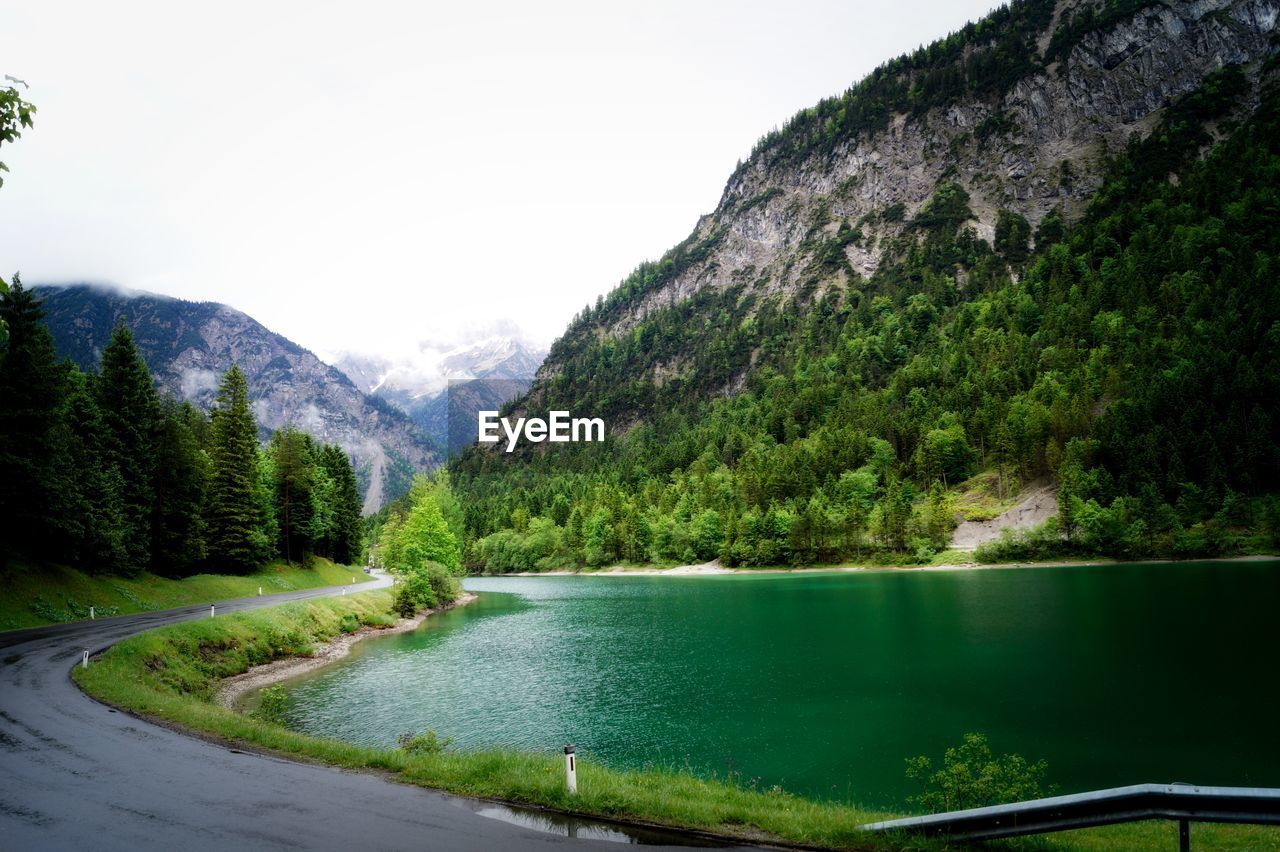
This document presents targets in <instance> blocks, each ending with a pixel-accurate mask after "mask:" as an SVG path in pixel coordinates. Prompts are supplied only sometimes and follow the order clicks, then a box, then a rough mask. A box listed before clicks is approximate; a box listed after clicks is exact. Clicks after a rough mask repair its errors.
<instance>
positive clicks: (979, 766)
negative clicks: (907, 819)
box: [907, 734, 1053, 813]
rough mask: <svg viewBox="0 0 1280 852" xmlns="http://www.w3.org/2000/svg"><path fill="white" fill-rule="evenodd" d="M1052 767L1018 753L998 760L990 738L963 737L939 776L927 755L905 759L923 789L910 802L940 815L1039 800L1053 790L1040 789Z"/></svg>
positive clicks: (909, 773) (947, 756)
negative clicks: (948, 812) (1029, 760)
mask: <svg viewBox="0 0 1280 852" xmlns="http://www.w3.org/2000/svg"><path fill="white" fill-rule="evenodd" d="M1048 768H1049V767H1048V764H1047V763H1045V762H1044V761H1043V760H1040V761H1037V762H1035V763H1027V761H1026V758H1024V757H1023V756H1022V755H1020V754H1006V755H1003V756H1001V757H999V758H997V757H996V756H995V755H994V754H992V752H991V746H990V745H988V744H987V738H986V737H984V736H983V735H982V734H965V735H964V743H963V744H962V745H960V746H957V747H953V748H949V749H947V752H946V754H945V755H943V758H942V768H941V769H939V770H938V771H936V772H935V771H933V764H932V763H931V762H930V760H929V758H928V757H926V756H924V755H920V756H919V757H912V758H908V759H907V777H908V778H910V779H911V780H913V781H917V782H919V783H920V785H921V788H922V789H921V792H920V794H919V795H917V796H910V797H908V801H909V802H911V803H912V804H916V805H919V806H920V807H923V808H925V809H927V810H929V811H931V812H933V813H941V812H943V811H957V810H964V809H965V808H981V807H986V806H988V805H1002V804H1007V803H1009V802H1022V801H1026V800H1028V799H1039V798H1042V797H1043V796H1045V795H1048V794H1051V793H1052V792H1053V790H1052V789H1049V790H1048V791H1047V792H1046V790H1045V789H1044V788H1042V786H1041V784H1042V782H1043V780H1044V776H1045V774H1046V772H1047V771H1048Z"/></svg>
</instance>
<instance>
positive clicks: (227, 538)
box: [205, 366, 272, 573]
mask: <svg viewBox="0 0 1280 852" xmlns="http://www.w3.org/2000/svg"><path fill="white" fill-rule="evenodd" d="M211 423H212V428H211V437H210V447H209V466H210V476H209V493H208V496H207V498H206V500H207V502H206V510H205V522H206V524H207V529H208V533H207V540H208V546H209V559H210V561H211V562H213V563H214V564H215V565H218V566H221V568H222V569H223V570H226V571H229V572H231V573H247V572H248V571H250V570H252V569H253V568H255V567H257V566H258V565H261V564H262V563H263V562H265V561H266V559H267V556H268V554H270V553H271V551H272V547H271V542H270V540H269V539H268V538H267V537H266V535H265V534H264V530H263V517H264V515H266V514H267V512H264V511H263V510H264V507H263V505H262V501H261V499H260V495H259V488H260V484H259V467H258V436H257V432H258V427H257V424H256V423H255V422H254V418H253V413H252V412H251V411H250V410H249V383H248V381H247V380H246V379H245V377H244V373H242V372H240V369H239V368H238V367H234V366H233V367H232V368H231V369H230V370H228V371H227V374H226V375H225V376H223V378H222V384H221V385H220V387H219V389H218V403H217V405H216V406H214V409H213V413H212V416H211Z"/></svg>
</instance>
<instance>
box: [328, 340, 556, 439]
mask: <svg viewBox="0 0 1280 852" xmlns="http://www.w3.org/2000/svg"><path fill="white" fill-rule="evenodd" d="M418 355H419V356H420V357H417V358H414V359H403V360H399V361H397V360H394V359H391V358H386V357H379V356H369V355H359V354H348V355H344V356H343V357H342V358H340V359H338V360H337V362H336V364H335V366H337V368H338V369H340V370H342V371H343V372H344V373H345V374H346V375H347V377H348V378H350V379H351V381H352V382H354V383H355V384H356V386H357V387H359V388H361V389H362V390H364V391H365V392H366V393H370V394H373V395H374V396H376V397H378V398H379V399H383V400H385V401H387V402H389V403H391V404H392V405H395V406H396V407H398V408H400V409H401V410H402V411H404V412H405V413H406V414H408V415H409V416H410V417H411V418H412V419H413V421H414V422H415V423H416V424H417V425H418V426H419V427H420V428H421V429H422V430H423V432H424V434H426V435H427V437H428V438H430V439H431V440H433V441H435V442H436V444H437V445H439V446H442V447H447V448H448V451H449V452H450V453H456V452H458V451H460V450H461V449H462V448H463V447H465V446H467V445H468V444H470V443H472V442H474V441H475V438H476V435H475V433H476V412H478V411H482V410H495V409H498V408H500V407H501V406H502V405H503V404H504V403H506V402H507V401H508V400H510V399H513V398H516V397H519V396H521V395H522V394H524V393H525V392H526V391H528V389H529V387H530V385H531V384H532V382H533V377H534V375H535V374H536V373H537V371H538V367H539V366H540V365H541V364H542V360H543V358H545V357H546V352H545V350H542V349H539V348H537V347H536V346H534V345H532V344H530V343H528V342H526V341H525V340H523V338H522V336H521V335H520V334H519V333H518V330H517V329H514V328H511V327H507V328H503V329H499V333H496V334H489V335H485V336H483V337H480V338H479V339H473V340H469V341H467V342H464V343H460V344H457V345H453V346H448V347H440V346H435V347H433V346H429V345H428V346H423V347H422V349H421V350H420V351H419V353H418Z"/></svg>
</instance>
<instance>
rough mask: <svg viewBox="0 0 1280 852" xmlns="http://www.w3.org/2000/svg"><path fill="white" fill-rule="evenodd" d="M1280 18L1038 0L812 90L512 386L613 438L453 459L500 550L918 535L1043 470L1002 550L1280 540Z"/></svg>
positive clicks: (543, 563)
mask: <svg viewBox="0 0 1280 852" xmlns="http://www.w3.org/2000/svg"><path fill="white" fill-rule="evenodd" d="M1278 20H1280V2H1277V0H1162V1H1161V2H1147V0H1106V2H1094V0H1058V2H1053V0H1024V1H1023V2H1014V3H1012V4H1010V5H1009V6H1006V7H1002V8H1000V9H998V10H996V11H995V12H993V13H992V14H991V15H990V16H988V17H987V18H985V19H983V20H982V21H979V22H976V23H973V24H969V25H967V26H966V27H965V28H964V29H962V30H961V31H959V32H956V33H953V34H951V35H949V36H947V37H946V38H944V39H941V40H939V41H936V42H934V43H932V44H930V45H928V46H927V47H922V48H920V49H919V50H917V51H916V52H914V53H912V54H911V55H908V56H902V57H899V58H897V59H894V60H891V61H889V62H887V63H886V64H885V65H883V66H881V67H880V68H878V69H876V70H875V71H874V72H873V73H872V74H870V75H869V76H868V77H867V78H865V79H864V80H862V81H860V82H858V83H856V84H855V85H853V86H852V87H851V88H849V89H848V90H847V91H846V92H845V93H843V94H842V95H840V96H837V97H833V98H829V99H827V100H825V101H822V102H821V103H819V104H816V105H815V106H813V107H810V108H808V109H805V110H802V111H801V112H800V113H798V114H797V115H796V116H794V117H793V118H792V119H791V120H790V121H788V122H787V123H786V124H785V125H784V126H782V127H781V128H780V129H778V130H775V131H772V132H770V133H768V134H767V135H765V136H764V137H763V138H762V139H761V140H760V142H759V143H758V144H757V145H756V147H755V149H754V150H753V152H752V153H751V156H750V157H749V158H748V159H747V160H746V161H745V162H743V163H741V164H739V165H738V167H737V168H736V169H735V170H734V171H733V173H732V174H731V175H730V177H729V180H728V182H727V184H726V187H725V191H724V193H723V195H722V197H721V199H720V202H719V204H718V205H717V206H716V208H715V210H714V211H712V212H711V213H710V214H708V215H706V216H704V217H702V218H701V219H700V220H699V222H698V223H697V226H696V227H695V229H694V231H693V233H691V234H690V235H689V237H688V238H687V239H686V240H685V241H683V242H682V243H681V244H679V245H678V246H676V247H675V248H673V249H671V250H670V251H669V252H667V254H665V255H664V256H663V257H662V258H661V259H659V260H658V261H656V262H646V263H642V264H641V265H640V266H639V267H638V268H637V269H636V270H635V271H634V272H633V273H632V274H631V275H630V276H628V277H627V278H626V279H624V280H623V281H622V282H621V284H620V285H619V286H618V287H616V288H615V289H614V290H613V291H612V292H610V293H609V294H608V295H607V296H605V297H604V298H602V299H601V300H600V301H599V302H598V303H597V304H596V306H594V307H592V308H589V309H587V310H585V311H584V312H583V313H581V314H580V315H579V316H578V317H576V318H575V319H574V321H573V322H572V323H571V324H570V326H569V327H568V329H567V330H566V331H565V333H564V334H563V335H562V336H561V337H560V338H559V339H558V340H556V341H555V343H554V344H553V345H552V347H551V350H550V352H549V354H548V356H547V358H546V360H545V361H544V363H543V365H542V367H541V368H540V370H539V372H538V375H537V377H536V380H535V382H534V384H533V386H532V388H531V390H530V392H529V393H528V394H527V395H526V396H525V397H523V398H522V399H520V400H517V401H515V402H514V403H513V407H514V408H516V409H517V410H519V411H523V412H527V413H529V414H533V415H536V414H541V413H542V412H545V411H546V410H548V409H551V408H556V409H568V410H570V411H572V412H573V414H574V415H575V416H599V417H603V418H605V419H606V421H607V423H608V428H609V433H610V437H609V440H608V441H606V442H605V443H604V444H582V445H572V444H558V445H555V446H549V445H547V444H538V445H527V446H525V447H524V448H523V449H522V450H518V451H517V452H515V453H511V454H507V453H504V452H501V451H500V450H496V449H494V448H479V447H477V448H474V449H471V450H469V451H468V452H467V453H465V454H464V456H463V457H462V458H461V459H460V460H458V461H457V462H455V463H454V464H453V467H452V470H453V471H454V473H455V481H457V482H458V483H459V484H460V485H461V486H462V487H463V488H464V489H465V493H466V494H467V500H468V505H467V507H466V516H467V518H468V522H469V525H470V526H469V534H470V535H471V536H472V538H473V539H474V543H473V544H472V550H471V553H470V558H471V559H472V561H479V562H484V563H486V564H487V565H488V566H489V567H490V568H491V569H494V570H507V569H511V568H518V567H524V568H529V567H551V566H554V565H562V564H568V563H577V564H583V563H586V564H591V565H601V564H607V563H609V562H611V561H615V560H626V561H648V560H654V561H668V560H682V561H695V560H696V561H705V560H708V559H712V558H720V559H721V560H723V561H724V562H726V563H728V564H747V565H770V564H778V563H787V562H792V563H795V562H814V561H838V560H841V559H850V558H856V557H859V556H861V555H862V554H864V553H865V552H866V551H867V550H873V551H877V552H879V553H881V554H883V556H882V557H881V558H892V559H894V560H902V559H907V560H925V559H928V558H930V557H931V555H932V554H933V553H934V552H935V551H936V550H937V549H939V548H942V547H946V546H949V545H950V541H951V529H952V527H953V526H954V525H955V522H956V520H957V518H962V519H966V520H972V521H981V520H984V519H990V518H995V517H998V516H999V517H1007V516H1008V515H1009V514H1010V513H1011V511H1012V510H1014V508H1015V505H1016V500H1017V494H1018V491H1019V489H1020V488H1022V487H1023V486H1028V487H1029V486H1033V485H1034V486H1035V487H1036V489H1039V490H1037V492H1036V493H1047V494H1049V495H1050V497H1049V498H1046V499H1054V498H1053V497H1052V495H1054V494H1056V503H1054V504H1052V505H1050V504H1048V503H1043V502H1042V503H1040V504H1038V505H1040V511H1038V512H1036V513H1032V514H1034V515H1035V517H1036V518H1038V519H1040V518H1045V517H1047V518H1048V520H1049V521H1050V523H1049V525H1048V526H1047V527H1045V528H1044V529H1043V530H1041V531H1040V532H1037V533H1035V534H1034V536H1033V537H1032V538H1027V539H1014V540H1011V541H1009V542H1003V543H1000V542H997V544H996V545H993V546H992V548H994V549H990V548H989V549H988V550H987V551H986V554H987V555H988V556H990V555H992V554H997V553H998V554H1002V555H1003V556H1004V557H1005V558H1012V559H1020V558H1027V556H1028V554H1034V553H1039V554H1041V555H1043V554H1045V553H1047V552H1052V553H1057V554H1063V553H1107V554H1111V555H1119V556H1134V555H1151V554H1160V555H1173V556H1189V555H1212V554H1217V553H1224V552H1239V551H1241V550H1249V549H1251V548H1258V547H1266V546H1275V544H1276V543H1277V542H1280V498H1277V494H1278V493H1280V410H1278V408H1280V403H1278V402H1277V400H1280V350H1277V348H1276V343H1275V341H1276V340H1277V339H1280V338H1277V336H1276V335H1277V334H1280V332H1277V329H1280V303H1277V301H1276V299H1275V297H1274V294H1275V292H1276V290H1275V283H1274V282H1275V267H1274V260H1273V258H1274V257H1275V256H1276V254H1277V252H1278V251H1280V243H1278V242H1277V241H1278V240H1280V237H1277V233H1278V229H1280V221H1278V220H1280V187H1278V186H1277V183H1278V182H1280V181H1278V179H1277V175H1280V59H1277V55H1278V53H1280V38H1278V37H1277V21H1278ZM1046 484H1047V486H1048V489H1047V491H1045V490H1044V487H1045V485H1046ZM1028 490H1031V489H1030V488H1028ZM1012 513H1013V514H1017V512H1012ZM1037 536H1038V537H1037ZM1266 541H1271V542H1273V543H1272V544H1271V545H1266V544H1264V543H1263V542H1266ZM1019 548H1021V549H1019ZM979 553H980V555H981V554H982V553H983V551H982V550H981V549H980V550H979Z"/></svg>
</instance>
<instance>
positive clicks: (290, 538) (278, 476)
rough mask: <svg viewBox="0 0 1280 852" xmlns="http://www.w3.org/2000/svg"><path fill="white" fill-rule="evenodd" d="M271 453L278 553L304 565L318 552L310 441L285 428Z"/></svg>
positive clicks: (274, 438) (275, 438) (273, 439)
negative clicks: (309, 557) (307, 558)
mask: <svg viewBox="0 0 1280 852" xmlns="http://www.w3.org/2000/svg"><path fill="white" fill-rule="evenodd" d="M269 452H270V455H271V461H272V466H273V470H274V473H275V477H274V488H273V489H272V491H273V493H272V496H273V498H274V500H275V515H276V518H277V520H278V521H279V524H280V536H279V545H278V551H279V554H280V555H281V556H283V557H284V558H285V559H286V560H287V561H289V562H293V561H295V560H296V561H305V559H306V557H307V555H308V554H310V553H312V552H314V551H315V549H316V530H315V528H314V527H315V524H314V520H315V517H316V514H317V513H316V508H317V507H316V506H315V503H314V502H313V498H314V491H315V486H316V481H315V480H316V477H315V464H314V461H313V459H312V442H311V437H310V436H309V435H306V434H304V433H303V432H299V431H298V430H297V429H295V428H293V427H292V426H286V427H284V428H283V429H278V430H276V433H275V434H274V435H272V436H271V448H270V450H269Z"/></svg>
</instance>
